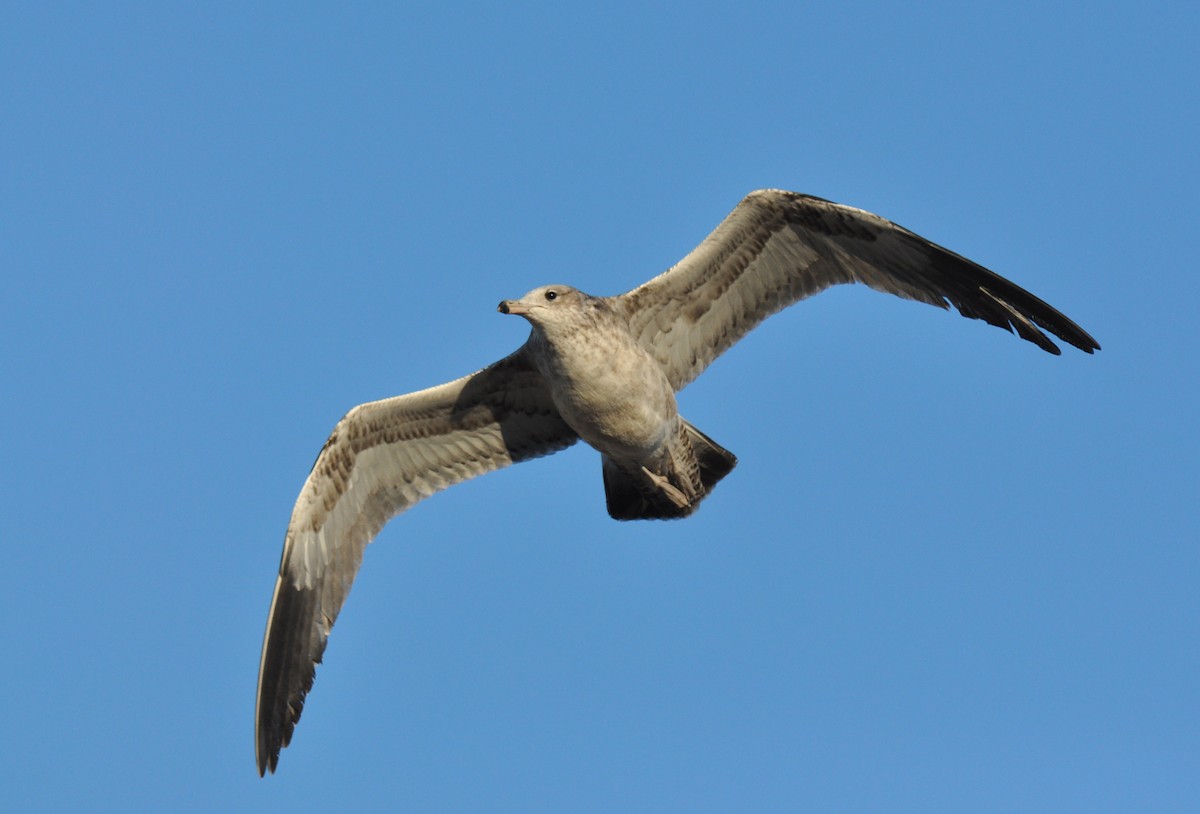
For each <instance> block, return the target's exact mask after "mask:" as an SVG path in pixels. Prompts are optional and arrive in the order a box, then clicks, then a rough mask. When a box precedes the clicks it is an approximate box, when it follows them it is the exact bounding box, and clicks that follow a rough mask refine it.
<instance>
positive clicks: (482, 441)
mask: <svg viewBox="0 0 1200 814" xmlns="http://www.w3.org/2000/svg"><path fill="white" fill-rule="evenodd" d="M576 440H577V436H576V435H575V432H574V431H573V430H572V429H571V428H570V427H568V426H567V425H566V424H565V423H564V422H563V420H562V418H560V417H559V415H558V412H557V411H556V410H555V408H554V405H553V403H552V402H551V399H550V393H549V390H548V389H547V387H546V385H545V382H544V381H543V380H542V377H541V375H540V374H538V373H537V371H536V370H535V369H534V368H533V365H532V364H531V362H530V361H529V359H528V355H527V353H526V351H525V349H524V348H522V349H521V350H519V351H517V352H516V353H514V354H513V355H511V356H509V357H507V358H505V359H503V360H501V361H499V362H497V363H496V364H494V365H492V366H491V367H488V368H485V369H484V370H481V371H479V372H478V373H474V374H472V375H470V376H466V377H464V378H462V379H459V380H457V381H454V382H450V383H448V384H443V385H441V386H440V387H433V388H430V389H428V390H422V391H420V392H417V393H410V394H408V395H406V396H397V397H396V398H391V399H385V400H384V401H376V402H372V403H370V404H363V405H360V406H358V407H355V408H354V409H353V410H351V411H350V412H349V413H348V414H347V415H346V417H345V418H343V419H342V420H341V421H339V422H338V424H337V426H336V427H334V430H333V434H332V435H330V436H329V440H328V441H326V442H325V446H324V448H323V449H322V450H321V454H320V455H319V456H318V457H317V461H316V463H315V464H314V465H313V468H312V472H311V473H310V474H309V476H308V480H307V481H305V483H304V488H303V489H302V490H301V491H300V497H299V498H298V499H297V500H296V507H295V508H294V509H293V510H292V519H291V522H290V523H289V524H288V530H287V536H286V537H285V539H284V544H283V559H282V561H281V562H280V565H279V578H278V580H276V582H275V596H274V598H273V599H272V600H271V610H270V613H269V615H268V616H267V632H266V636H265V639H264V641H263V651H262V662H261V663H260V665H259V672H258V705H257V708H256V711H255V751H256V754H257V758H258V771H259V774H264V773H265V772H266V770H267V769H270V770H271V771H275V766H276V764H277V763H278V762H279V751H280V750H281V749H282V748H283V747H285V746H287V745H288V742H289V741H290V740H291V737H292V731H293V729H294V728H295V726H296V722H297V721H298V720H299V719H300V712H301V710H302V709H303V707H304V696H305V695H306V694H307V693H308V691H309V689H311V688H312V683H313V677H314V675H315V672H316V665H317V663H318V662H320V661H321V654H322V652H323V651H324V649H325V641H326V639H327V638H328V637H329V630H330V628H332V627H333V623H334V620H335V619H337V615H338V612H339V611H340V610H341V608H342V603H343V602H345V601H346V595H347V594H348V593H349V592H350V585H351V583H353V581H354V575H355V573H356V572H357V571H358V567H359V565H360V564H361V563H362V556H363V550H364V549H365V548H366V546H367V543H368V542H370V541H371V539H372V538H373V537H374V536H375V535H376V534H378V533H379V530H380V529H381V528H383V525H384V523H386V522H387V521H388V520H389V519H390V518H392V517H394V516H395V515H397V514H399V513H400V512H402V511H404V510H405V509H407V508H409V507H410V506H412V505H413V504H414V503H416V502H417V501H419V500H421V499H422V498H426V497H429V496H430V495H432V494H433V493H434V492H437V491H440V490H442V489H445V488H447V487H449V486H453V485H454V484H456V483H459V482H461V481H464V480H467V479H468V478H473V477H475V476H476V475H482V474H484V473H485V472H490V471H492V470H494V469H499V468H501V467H503V466H507V465H508V464H511V463H516V462H518V461H524V460H527V459H529V458H534V457H537V456H539V455H546V454H548V453H551V452H555V451H557V450H560V449H562V448H564V447H567V446H570V445H571V444H573V443H574V442H575V441H576Z"/></svg>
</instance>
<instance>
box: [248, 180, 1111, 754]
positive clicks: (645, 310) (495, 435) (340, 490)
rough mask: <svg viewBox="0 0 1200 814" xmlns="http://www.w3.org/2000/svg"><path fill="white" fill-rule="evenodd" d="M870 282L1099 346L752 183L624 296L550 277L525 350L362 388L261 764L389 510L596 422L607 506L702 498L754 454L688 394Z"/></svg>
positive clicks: (985, 276)
mask: <svg viewBox="0 0 1200 814" xmlns="http://www.w3.org/2000/svg"><path fill="white" fill-rule="evenodd" d="M844 283H862V284H864V285H867V286H869V287H871V288H874V289H876V290H879V291H883V292H886V293H888V294H894V295H896V296H899V297H903V298H905V299H911V300H917V301H919V302H924V303H928V304H930V305H936V306H938V307H939V308H943V309H948V308H949V306H951V305H953V306H954V307H955V308H956V309H957V310H958V312H959V313H960V314H962V315H963V316H965V317H970V318H972V319H981V320H984V321H986V322H989V323H991V324H992V325H997V326H999V327H1002V328H1005V329H1007V330H1010V331H1015V332H1016V334H1017V335H1018V336H1020V337H1021V338H1022V339H1026V340H1028V341H1030V342H1032V343H1033V344H1035V345H1037V346H1038V347H1039V348H1041V349H1043V350H1045V351H1047V352H1049V353H1053V354H1059V353H1060V351H1059V349H1058V347H1057V346H1056V345H1055V344H1054V343H1053V342H1051V341H1050V339H1049V338H1047V337H1046V335H1045V334H1044V333H1043V332H1042V331H1043V330H1045V331H1048V332H1050V333H1051V334H1053V335H1055V336H1057V337H1059V338H1060V339H1061V340H1063V341H1064V342H1067V343H1070V344H1071V345H1074V346H1075V347H1077V348H1079V349H1080V350H1083V351H1086V352H1087V353H1092V352H1093V351H1095V350H1099V348H1100V346H1099V345H1098V344H1097V343H1096V340H1094V339H1093V338H1092V337H1091V336H1089V335H1088V334H1087V333H1086V332H1085V331H1084V330H1083V329H1082V328H1080V327H1079V326H1078V325H1076V324H1075V323H1074V322H1072V321H1071V320H1070V319H1068V318H1067V317H1065V316H1063V315H1062V314H1061V313H1059V312H1058V311H1057V310H1055V309H1054V308H1052V307H1051V306H1049V305H1047V304H1046V303H1045V302H1043V301H1042V300H1040V299H1038V298H1037V297H1035V296H1034V295H1033V294H1030V293H1029V292H1028V291H1026V290H1024V289H1023V288H1020V287H1018V286H1017V285H1015V284H1013V283H1011V282H1009V281H1008V280H1006V279H1004V278H1003V277H1000V276H999V275H997V274H994V273H993V272H991V271H988V270H987V269H985V268H983V267H982V266H979V265H977V264H975V263H973V262H971V261H970V260H967V259H966V258H964V257H961V256H959V255H957V254H955V253H953V252H951V251H949V250H947V249H944V248H942V247H941V246H938V245H936V244H934V243H931V242H930V241H928V240H926V239H924V238H922V237H919V236H918V235H916V234H914V233H912V232H910V231H908V230H907V229H904V228H903V227H901V226H897V225H896V224H894V223H892V222H891V221H888V220H885V219H884V218H881V217H879V216H878V215H874V214H871V213H870V212H866V211H864V210H862V209H855V208H852V207H849V206H843V205H841V204H836V203H833V202H831V201H827V200H824V199H822V198H817V197H813V196H811V195H802V194H799V193H795V192H785V191H782V190H759V191H757V192H752V193H750V194H749V195H748V196H746V198H745V199H743V200H742V202H741V203H739V204H738V205H737V207H736V208H735V209H734V210H733V212H731V213H730V214H729V216H728V217H726V218H725V220H724V221H722V222H721V224H720V225H718V226H717V228H716V229H715V230H714V231H713V232H712V234H710V235H709V236H708V237H707V238H706V239H705V240H704V242H702V243H701V244H700V245H699V246H698V247H696V248H695V249H694V250H693V251H692V252H691V253H690V254H688V256H687V257H685V258H684V259H683V260H682V261H680V262H679V263H678V264H676V265H675V266H673V267H672V268H670V269H669V270H668V271H666V272H664V273H663V274H661V275H659V276H658V277H655V278H654V279H652V280H650V281H649V282H647V283H645V284H644V285H641V286H639V287H637V288H635V289H633V290H632V291H629V292H626V293H625V294H621V295H619V296H615V297H593V296H590V295H588V294H585V293H583V292H581V291H578V290H576V289H574V288H571V287H570V286H566V285H548V286H542V287H540V288H535V289H533V290H532V291H530V292H529V293H528V294H526V295H525V296H523V297H521V298H520V299H516V300H504V301H502V302H501V303H500V305H499V310H500V312H501V313H504V314H513V315H517V316H520V317H523V318H524V319H526V320H527V321H528V322H529V323H530V325H531V326H532V330H531V331H530V334H529V338H528V340H527V341H526V342H525V344H523V345H522V346H521V347H520V348H518V349H517V351H516V352H515V353H513V354H511V355H510V356H507V357H505V358H504V359H501V360H500V361H498V362H496V363H495V364H493V365H491V366H489V367H486V368H483V369H482V370H480V371H478V372H476V373H472V374H471V375H469V376H464V377H463V378H461V379H457V380H455V381H452V382H449V383H447V384H443V385H440V386H438V387H432V388H429V389H427V390H421V391H419V392H416V393H409V394H408V395H404V396H396V397H395V398H389V399H384V400H382V401H374V402H370V403H367V404H362V405H359V406H358V407H355V408H354V409H353V410H351V411H350V412H349V413H347V414H346V416H345V417H344V418H342V419H341V421H339V422H338V423H337V425H336V426H335V427H334V429H333V433H332V434H331V435H330V436H329V440H327V441H326V442H325V446H324V447H323V448H322V449H321V452H320V455H318V457H317V460H316V463H315V464H314V465H313V468H312V471H311V472H310V473H309V475H308V479H307V480H306V481H305V483H304V486H303V488H302V489H301V491H300V496H299V498H298V499H297V500H296V505H295V508H294V509H293V510H292V517H291V522H290V523H289V524H288V528H287V533H286V535H285V537H284V544H283V556H282V559H281V562H280V565H279V576H278V578H277V579H276V582H275V593H274V596H273V598H272V600H271V609H270V612H269V614H268V616H267V629H266V635H265V637H264V641H263V649H262V661H261V663H260V667H259V674H258V699H257V706H256V710H255V752H256V757H257V761H258V771H259V774H260V775H264V774H265V773H266V772H267V770H270V771H271V772H274V771H275V769H276V767H277V765H278V762H279V753H280V750H281V749H283V748H284V747H285V746H287V745H288V744H289V742H290V741H291V738H292V733H293V731H294V729H295V726H296V723H297V721H298V720H299V719H300V713H301V711H302V709H303V707H304V699H305V696H306V695H307V694H308V692H309V690H310V689H311V688H312V684H313V679H314V677H315V674H316V665H317V664H318V663H319V662H320V661H321V656H322V654H323V653H324V650H325V644H326V641H327V640H328V637H329V631H330V629H331V628H332V627H333V623H334V621H335V620H336V619H337V616H338V613H339V612H340V610H341V608H342V605H343V603H344V602H345V601H346V596H347V594H348V593H349V592H350V586H351V583H352V582H353V581H354V577H355V574H356V573H357V571H358V568H359V566H360V564H361V563H362V557H363V551H364V549H365V548H366V546H367V544H368V543H369V542H370V541H371V540H372V539H373V538H374V537H375V535H377V534H378V533H379V531H380V529H382V528H383V526H384V524H385V523H387V522H388V520H390V519H391V518H392V517H394V516H396V515H397V514H399V513H400V512H403V511H405V510H406V509H408V508H410V507H412V506H413V505H414V504H415V503H417V502H418V501H420V500H422V499H424V498H426V497H429V496H430V495H432V494H433V493H435V492H438V491H440V490H442V489H445V488H447V487H450V486H453V485H454V484H456V483H460V482H462V481H464V480H467V479H468V478H473V477H475V476H477V475H483V474H485V473H487V472H491V471H493V470H496V469H500V468H501V467H504V466H508V465H509V464H513V463H517V462H520V461H527V460H529V459H531V458H536V457H539V456H542V455H548V454H550V453H552V452H557V451H558V450H561V449H564V448H565V447H568V446H570V445H571V444H574V443H575V442H576V441H578V440H579V439H583V440H584V441H585V442H586V443H587V444H589V445H590V446H592V447H593V448H595V449H596V450H597V451H598V452H599V453H600V461H601V474H602V477H603V482H604V494H605V500H606V505H607V509H608V513H609V515H611V516H612V517H614V518H616V519H618V520H638V519H670V518H682V517H687V516H688V515H690V514H692V513H693V512H694V511H695V510H696V508H697V506H698V505H699V504H700V502H701V501H702V500H703V499H704V498H705V497H706V496H707V495H708V494H709V493H710V492H711V491H712V489H713V487H714V486H715V485H716V484H717V482H718V481H720V480H721V478H723V477H725V476H726V475H727V474H729V472H730V471H731V470H732V469H733V467H734V466H735V464H736V463H737V459H736V458H735V457H734V455H733V454H732V453H731V452H729V451H728V450H726V449H724V448H723V447H721V446H720V445H719V444H717V443H716V442H715V441H713V440H712V439H711V438H709V437H708V436H707V435H705V434H704V433H703V432H701V431H700V430H698V429H696V428H695V427H693V426H692V425H691V424H689V423H688V422H687V421H686V420H684V419H683V418H682V417H681V416H680V415H679V410H678V407H677V404H676V400H675V394H676V393H678V392H679V391H680V390H682V389H683V388H684V387H685V386H687V384H688V383H689V382H691V381H692V380H693V379H695V378H696V377H697V376H698V375H699V374H700V373H701V372H702V371H703V370H704V369H705V368H706V367H708V365H709V363H711V362H712V361H713V360H714V359H716V358H717V357H718V356H720V355H721V354H722V353H723V352H725V351H726V350H728V349H729V348H730V347H731V346H733V344H734V343H735V342H737V341H738V340H739V339H741V338H742V337H743V336H745V335H746V333H748V332H749V331H750V330H751V329H753V328H754V327H755V326H756V325H758V324H759V323H760V322H762V321H763V320H764V319H766V318H767V317H768V316H770V315H771V314H774V313H776V312H777V311H780V310H781V309H783V308H785V307H787V306H789V305H791V304H793V303H795V302H797V301H799V300H802V299H804V298H806V297H809V296H812V295H813V294H816V293H818V292H820V291H823V290H824V289H826V288H828V287H830V286H833V285H840V284H844Z"/></svg>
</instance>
